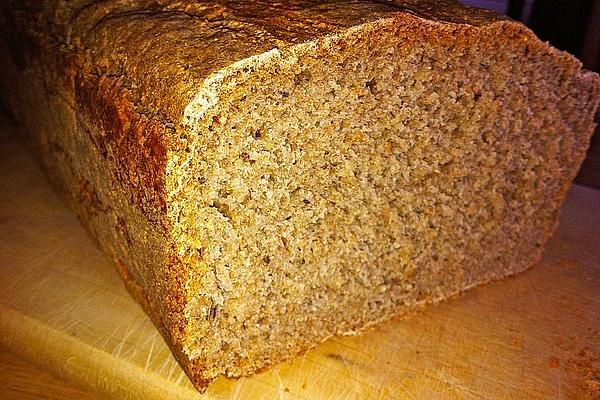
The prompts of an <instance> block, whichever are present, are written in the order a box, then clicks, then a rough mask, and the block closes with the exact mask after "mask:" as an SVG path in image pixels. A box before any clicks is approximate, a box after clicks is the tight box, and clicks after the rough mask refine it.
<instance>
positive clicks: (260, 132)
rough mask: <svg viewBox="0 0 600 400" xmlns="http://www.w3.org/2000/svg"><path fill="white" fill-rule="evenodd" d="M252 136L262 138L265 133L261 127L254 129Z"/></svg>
mask: <svg viewBox="0 0 600 400" xmlns="http://www.w3.org/2000/svg"><path fill="white" fill-rule="evenodd" d="M252 137H253V138H254V139H256V140H258V139H262V137H263V133H262V131H261V130H260V129H255V130H254V131H252Z"/></svg>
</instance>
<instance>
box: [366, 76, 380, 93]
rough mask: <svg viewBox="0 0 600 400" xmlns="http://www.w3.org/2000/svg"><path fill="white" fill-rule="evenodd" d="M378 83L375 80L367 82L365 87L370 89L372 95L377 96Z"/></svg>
mask: <svg viewBox="0 0 600 400" xmlns="http://www.w3.org/2000/svg"><path fill="white" fill-rule="evenodd" d="M376 85H377V82H376V81H375V78H373V79H371V80H369V81H367V82H365V87H366V88H367V89H369V92H371V94H375V92H376V90H377V88H376Z"/></svg>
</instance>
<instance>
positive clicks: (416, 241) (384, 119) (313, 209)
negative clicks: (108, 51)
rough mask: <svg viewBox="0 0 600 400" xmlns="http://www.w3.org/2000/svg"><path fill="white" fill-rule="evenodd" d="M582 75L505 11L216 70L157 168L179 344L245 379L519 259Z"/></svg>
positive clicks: (581, 128) (532, 253)
mask: <svg viewBox="0 0 600 400" xmlns="http://www.w3.org/2000/svg"><path fill="white" fill-rule="evenodd" d="M500 49H501V51H500ZM592 80H593V78H592V76H591V75H587V76H586V75H580V72H579V68H578V67H577V65H576V64H575V62H574V61H573V60H572V59H571V58H570V57H568V56H566V55H565V54H561V53H558V52H557V51H555V50H553V49H550V48H549V47H547V46H546V45H543V44H541V43H539V42H538V41H537V40H536V39H535V37H533V36H532V34H531V33H530V32H528V31H527V30H526V29H525V28H522V27H520V26H518V25H516V24H514V23H510V22H498V23H495V24H493V25H491V26H488V27H485V28H474V27H472V26H467V25H448V26H440V25H439V24H436V23H432V22H428V21H423V20H421V19H419V18H417V17H412V16H406V15H403V16H401V17H395V18H386V19H381V20H378V21H375V22H372V23H368V24H364V25H360V26H357V27H355V28H351V29H349V30H347V31H345V32H344V33H342V34H338V35H332V36H329V37H325V38H323V39H319V40H316V41H311V42H308V43H305V44H301V45H298V46H294V47H291V48H287V49H273V50H271V51H269V52H266V53H263V54H260V55H256V56H253V57H250V58H247V59H244V60H242V61H240V62H237V63H235V64H233V65H231V66H229V67H227V68H226V69H224V70H222V71H219V72H218V73H216V74H215V75H214V76H212V77H211V78H210V79H208V80H207V81H206V83H205V86H204V87H203V88H202V89H201V91H200V92H199V94H198V95H197V97H196V98H195V99H194V100H193V101H192V102H191V103H190V104H189V105H188V106H187V108H186V110H185V114H184V123H185V124H186V126H187V130H186V133H187V136H186V140H187V141H188V145H187V147H186V148H185V150H184V152H183V153H179V154H177V155H174V156H173V157H172V158H171V159H172V160H173V162H172V164H171V165H170V166H169V172H170V174H168V176H170V177H172V178H173V180H172V181H170V182H169V183H170V184H171V185H172V186H170V188H171V190H172V192H171V196H172V200H171V201H169V204H170V210H171V213H172V215H171V218H173V220H174V221H175V220H176V221H177V223H176V224H174V230H173V233H174V238H175V240H176V242H177V250H178V254H179V255H180V256H181V257H182V259H183V260H184V262H186V263H187V265H189V275H188V280H187V283H186V290H187V296H188V302H187V305H186V307H185V315H186V319H187V325H186V342H185V345H184V349H185V352H186V354H187V355H188V357H190V358H192V359H196V358H198V359H202V360H203V363H206V364H207V365H210V366H211V368H212V370H213V371H214V373H215V374H216V373H227V374H230V375H234V376H235V375H239V374H245V373H248V372H249V371H253V370H255V369H260V368H262V367H263V366H264V365H267V364H268V363H270V362H272V361H273V360H277V359H280V358H284V357H285V356H286V355H287V354H289V353H290V352H298V351H300V350H302V349H304V348H306V347H308V346H310V345H311V344H313V343H315V342H318V341H320V340H323V339H324V338H326V337H328V336H330V335H332V334H345V333H352V332H355V331H356V330H357V329H360V328H362V327H365V326H367V325H369V324H372V323H375V322H377V321H380V320H381V319H383V318H386V317H388V316H390V315H393V314H395V313H397V312H398V311H399V310H403V309H407V308H408V307H413V306H415V305H417V304H421V303H423V302H434V301H438V300H440V299H443V298H446V297H448V296H449V295H451V294H454V293H457V292H459V291H461V290H464V289H466V288H469V287H471V286H473V285H475V284H477V283H481V282H486V281H489V280H490V279H493V278H499V277H502V276H506V275H509V274H512V273H515V272H517V271H519V270H522V269H524V268H526V267H528V266H530V265H531V264H532V263H533V262H534V261H535V260H536V259H537V257H538V256H539V254H540V249H541V246H542V245H543V244H544V243H545V241H546V240H547V239H548V238H549V236H550V234H551V232H552V229H553V228H554V224H555V221H556V214H557V207H558V205H559V203H560V201H559V199H562V197H563V196H564V193H565V190H566V189H567V187H568V186H567V185H568V182H569V181H570V180H571V179H572V178H573V173H574V172H575V171H576V168H577V165H578V164H579V162H580V161H581V156H582V155H583V154H584V149H585V148H586V146H587V140H588V137H587V135H584V134H580V133H578V132H587V131H589V128H588V126H589V124H590V123H591V120H590V119H589V118H590V116H591V115H592V106H593V102H592V101H590V100H591V99H590V95H591V93H590V92H589V91H587V92H586V88H589V87H590V85H591V83H592ZM596 93H597V92H596ZM582 110H584V112H585V114H586V115H587V116H588V118H587V119H583V120H582V119H581V118H580V114H579V113H580V112H581V111H582Z"/></svg>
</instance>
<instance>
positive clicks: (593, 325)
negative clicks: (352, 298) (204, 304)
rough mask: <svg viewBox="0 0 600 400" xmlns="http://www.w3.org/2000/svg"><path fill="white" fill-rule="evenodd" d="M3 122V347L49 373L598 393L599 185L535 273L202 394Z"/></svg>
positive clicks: (323, 387) (128, 387) (98, 386)
mask: <svg viewBox="0 0 600 400" xmlns="http://www.w3.org/2000/svg"><path fill="white" fill-rule="evenodd" d="M4 131H5V132H4V133H2V134H1V135H0V255H1V258H0V282H1V286H2V288H3V290H2V291H0V345H2V346H4V347H5V348H8V349H10V351H11V352H14V353H15V354H18V355H19V357H21V358H23V359H26V360H27V361H28V362H29V363H32V364H34V365H36V366H37V368H39V369H41V370H43V371H48V372H52V374H55V375H56V376H59V377H61V378H62V379H65V380H68V381H71V382H74V383H75V384H76V385H77V386H79V387H83V388H86V389H87V390H92V391H95V392H97V393H99V394H101V395H103V396H104V397H107V398H118V399H163V398H169V399H194V398H197V399H226V398H240V399H245V398H250V399H262V398H264V399H271V398H284V399H322V398H323V399H355V398H356V399H359V398H375V399H377V398H384V399H394V398H402V399H524V398H526V399H598V398H600V296H599V292H600V192H598V191H595V190H593V189H586V188H583V187H578V186H574V187H573V188H572V190H571V192H570V194H569V197H568V200H567V203H566V205H565V207H564V210H563V216H562V220H561V225H560V228H559V230H558V232H557V234H556V236H555V238H554V239H553V240H552V242H551V243H550V245H549V246H548V248H547V251H546V253H545V256H544V258H543V260H542V261H541V262H540V264H539V265H537V266H535V267H534V268H532V269H531V270H529V271H527V272H525V273H523V274H520V275H518V276H516V277H513V278H510V279H507V280H504V281H501V282H496V283H492V284H490V285H487V286H485V287H480V288H476V289H474V290H472V291H470V292H468V293H466V294H464V295H462V296H460V297H457V298H454V299H452V300H450V301H447V302H445V303H443V304H440V305H437V306H433V307H428V308H425V309H423V310H422V311H419V312H416V313H413V314H411V315H408V316H404V317H402V318H395V319H393V320H390V321H388V322H385V323H382V324H380V325H379V326H377V327H375V328H373V329H371V330H369V331H367V332H364V333H363V334H361V335H359V336H354V337H341V338H334V339H331V340H329V341H327V342H325V343H323V344H321V345H319V346H317V347H316V348H315V349H313V350H311V351H309V352H308V353H306V354H305V355H303V356H300V357H297V358H295V359H294V360H292V361H290V362H287V363H284V364H281V365H279V366H277V367H275V368H273V369H271V370H269V371H267V372H265V373H263V374H259V375H256V376H254V377H251V378H245V379H240V380H238V381H229V380H226V379H219V380H217V381H216V382H215V383H214V384H213V385H212V386H211V387H210V388H209V390H208V392H207V393H206V395H203V396H201V395H199V394H197V393H196V392H195V391H194V390H193V388H192V386H191V385H190V383H189V382H188V380H187V378H186V377H185V375H184V374H183V372H182V371H181V369H180V368H179V366H178V365H177V363H176V362H175V360H174V359H173V357H172V355H171V353H170V352H169V350H168V348H167V347H166V345H165V343H164V342H163V341H162V339H161V337H160V335H159V334H158V332H157V331H156V329H155V328H154V327H153V326H152V324H151V322H150V320H149V319H148V318H147V317H146V315H145V314H144V313H143V312H142V310H141V309H140V307H138V306H137V304H136V303H135V302H134V301H133V300H132V299H131V297H130V296H129V295H128V293H127V291H126V290H125V288H124V286H123V284H122V282H121V281H120V278H119V276H118V273H117V272H116V269H115V267H114V266H113V265H112V264H111V263H110V262H109V261H108V260H107V259H106V258H105V257H104V256H103V254H102V253H101V252H100V251H99V250H98V249H97V247H96V245H95V243H94V242H93V240H92V239H91V238H90V237H89V236H88V235H87V233H86V231H85V230H84V229H83V228H82V227H81V225H80V224H79V223H78V221H77V218H76V217H75V216H74V215H73V214H72V213H71V212H70V211H69V210H68V208H66V206H65V205H64V204H63V203H62V202H61V201H60V199H59V198H58V197H57V195H56V194H55V193H54V192H53V191H52V189H51V188H50V186H49V184H48V183H47V181H46V179H45V177H44V175H43V173H42V172H41V170H40V169H39V167H38V166H37V165H36V163H35V162H34V160H33V159H32V157H31V156H30V155H29V153H27V152H26V151H25V150H24V147H23V146H22V144H21V143H20V142H19V140H18V139H17V138H16V137H15V136H14V135H12V134H11V133H10V132H6V128H5V129H4ZM15 362H16V361H15ZM5 365H13V364H11V363H10V362H9V363H8V364H5ZM15 365H16V364H15ZM4 368H6V367H4ZM2 373H4V372H2ZM48 376H49V375H48ZM44 379H46V378H44ZM41 384H42V385H44V384H46V385H48V386H51V385H53V383H52V380H51V379H50V378H48V381H47V383H44V381H42V382H41ZM73 390H75V389H73ZM81 393H83V392H81ZM1 395H2V392H0V396H1ZM71 395H72V393H66V392H65V398H69V397H68V396H71ZM81 398H85V397H84V395H82V396H81Z"/></svg>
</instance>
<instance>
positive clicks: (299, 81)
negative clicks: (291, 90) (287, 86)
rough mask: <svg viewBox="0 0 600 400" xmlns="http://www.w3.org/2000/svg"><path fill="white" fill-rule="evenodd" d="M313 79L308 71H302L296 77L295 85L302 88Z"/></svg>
mask: <svg viewBox="0 0 600 400" xmlns="http://www.w3.org/2000/svg"><path fill="white" fill-rule="evenodd" d="M311 78H312V75H311V74H310V72H308V71H302V72H300V73H299V74H297V75H295V76H294V85H296V86H300V85H303V84H305V83H308V81H310V80H311Z"/></svg>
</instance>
